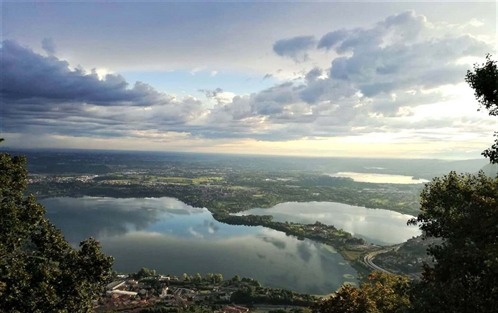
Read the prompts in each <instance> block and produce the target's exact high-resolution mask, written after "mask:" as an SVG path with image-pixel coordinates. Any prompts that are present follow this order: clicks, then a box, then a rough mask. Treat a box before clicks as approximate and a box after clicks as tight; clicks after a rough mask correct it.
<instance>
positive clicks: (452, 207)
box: [409, 172, 498, 312]
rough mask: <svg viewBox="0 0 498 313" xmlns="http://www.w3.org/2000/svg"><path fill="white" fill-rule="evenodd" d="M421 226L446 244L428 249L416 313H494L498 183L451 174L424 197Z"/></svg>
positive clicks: (434, 183) (497, 270) (497, 285)
mask: <svg viewBox="0 0 498 313" xmlns="http://www.w3.org/2000/svg"><path fill="white" fill-rule="evenodd" d="M420 204H421V213H420V214H419V215H418V217H417V218H416V219H412V220H410V221H409V224H418V225H419V227H420V229H421V230H422V231H423V234H424V236H425V237H439V238H443V244H441V245H433V246H431V247H430V248H429V249H428V254H429V255H431V256H432V257H433V258H434V259H435V261H436V264H435V265H434V267H428V266H425V267H424V272H423V279H422V281H421V282H420V283H418V284H416V285H415V288H414V292H413V295H412V298H413V303H414V310H413V311H414V312H443V311H444V312H496V303H497V302H498V179H496V178H490V177H488V176H486V175H485V174H484V173H483V172H480V173H479V174H478V175H470V174H461V175H458V174H456V173H454V172H451V173H450V174H449V175H447V176H444V177H442V178H434V179H433V181H432V182H431V183H429V184H427V185H426V187H425V188H424V190H423V191H422V194H421V203H420Z"/></svg>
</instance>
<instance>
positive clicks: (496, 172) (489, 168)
mask: <svg viewBox="0 0 498 313" xmlns="http://www.w3.org/2000/svg"><path fill="white" fill-rule="evenodd" d="M481 170H482V171H483V172H484V174H486V175H487V176H489V177H498V164H488V165H486V166H484V167H483V168H481Z"/></svg>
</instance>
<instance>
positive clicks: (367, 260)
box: [363, 245, 401, 274]
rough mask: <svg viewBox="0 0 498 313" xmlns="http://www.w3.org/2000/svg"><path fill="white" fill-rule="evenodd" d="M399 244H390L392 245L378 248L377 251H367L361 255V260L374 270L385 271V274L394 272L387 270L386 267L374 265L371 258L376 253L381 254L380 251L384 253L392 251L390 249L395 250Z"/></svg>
mask: <svg viewBox="0 0 498 313" xmlns="http://www.w3.org/2000/svg"><path fill="white" fill-rule="evenodd" d="M400 246H401V245H396V246H392V247H389V248H387V249H382V250H378V251H375V252H370V253H368V254H367V255H365V256H364V257H363V262H364V263H365V264H366V265H368V267H370V268H372V269H374V270H376V271H381V272H384V273H387V274H394V273H392V272H389V271H388V270H386V269H383V268H382V267H380V266H378V265H376V264H375V263H374V262H373V259H374V258H375V257H376V256H377V255H378V254H382V253H385V252H388V251H392V250H397V249H399V247H400Z"/></svg>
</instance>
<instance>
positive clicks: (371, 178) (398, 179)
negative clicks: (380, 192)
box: [327, 168, 429, 184]
mask: <svg viewBox="0 0 498 313" xmlns="http://www.w3.org/2000/svg"><path fill="white" fill-rule="evenodd" d="M378 169H381V168H378ZM327 175H329V176H331V177H347V178H351V179H353V180H354V181H357V182H363V183H376V184H422V183H427V182H429V181H428V180H426V179H416V178H414V177H413V176H405V175H391V174H379V173H356V172H338V173H335V174H327Z"/></svg>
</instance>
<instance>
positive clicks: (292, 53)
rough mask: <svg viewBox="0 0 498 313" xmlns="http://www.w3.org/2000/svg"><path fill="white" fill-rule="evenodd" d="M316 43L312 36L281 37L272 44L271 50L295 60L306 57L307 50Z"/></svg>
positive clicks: (299, 60)
mask: <svg viewBox="0 0 498 313" xmlns="http://www.w3.org/2000/svg"><path fill="white" fill-rule="evenodd" d="M315 45H316V39H315V37H314V36H298V37H293V38H289V39H281V40H278V41H276V42H275V43H274V44H273V51H274V52H275V53H276V54H278V55H279V56H282V57H288V58H291V59H293V60H294V61H296V62H303V61H306V60H307V59H308V54H307V51H308V50H310V49H312V48H313V47H314V46H315Z"/></svg>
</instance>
